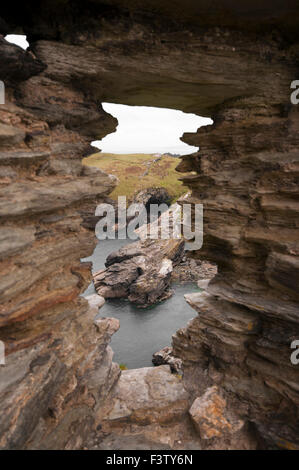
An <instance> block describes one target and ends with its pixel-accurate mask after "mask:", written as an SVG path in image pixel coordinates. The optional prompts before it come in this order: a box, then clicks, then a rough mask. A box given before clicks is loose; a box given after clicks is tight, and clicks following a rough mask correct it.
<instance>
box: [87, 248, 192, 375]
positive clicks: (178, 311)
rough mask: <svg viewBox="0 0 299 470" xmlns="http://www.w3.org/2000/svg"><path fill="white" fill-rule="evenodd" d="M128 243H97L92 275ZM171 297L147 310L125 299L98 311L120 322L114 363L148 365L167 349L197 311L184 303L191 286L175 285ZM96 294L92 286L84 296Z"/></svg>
mask: <svg viewBox="0 0 299 470" xmlns="http://www.w3.org/2000/svg"><path fill="white" fill-rule="evenodd" d="M130 242H131V241H130V240H105V241H100V242H99V243H98V245H97V247H96V249H95V251H94V253H93V255H92V256H91V257H90V258H85V260H84V261H92V263H93V272H95V271H97V270H99V269H101V268H104V267H105V266H104V263H105V260H106V258H107V256H108V255H109V254H110V253H111V252H112V251H116V250H118V249H119V248H121V247H122V246H124V245H127V244H128V243H130ZM172 287H173V289H174V291H175V292H174V294H173V296H172V297H170V298H169V299H168V300H166V301H164V302H161V303H159V304H156V305H155V306H153V307H150V308H147V309H140V308H136V307H134V305H132V304H131V303H130V302H128V301H126V300H119V299H117V300H108V301H106V303H105V304H104V306H103V307H102V308H101V309H100V310H99V315H100V316H101V317H115V318H118V319H119V321H120V329H119V331H118V332H117V333H115V334H114V335H113V338H112V342H111V347H112V349H113V351H114V361H116V362H118V363H119V364H124V365H126V366H127V367H128V368H129V369H134V368H138V367H147V366H151V365H152V362H151V359H152V355H153V353H155V352H157V351H159V350H160V349H161V348H163V347H164V346H169V345H170V343H171V336H172V335H173V334H174V333H175V332H176V331H177V330H178V329H179V328H181V327H184V326H185V325H186V323H187V322H188V320H190V319H191V318H194V317H195V316H196V312H195V311H194V310H193V309H192V308H191V307H190V306H189V305H188V304H187V303H186V301H185V300H184V294H185V293H187V292H198V291H200V289H199V288H198V287H197V285H196V284H194V283H188V284H174V285H173V286H172ZM94 292H95V290H94V287H93V284H91V285H90V286H89V287H88V289H87V290H86V291H85V293H84V295H89V294H93V293H94Z"/></svg>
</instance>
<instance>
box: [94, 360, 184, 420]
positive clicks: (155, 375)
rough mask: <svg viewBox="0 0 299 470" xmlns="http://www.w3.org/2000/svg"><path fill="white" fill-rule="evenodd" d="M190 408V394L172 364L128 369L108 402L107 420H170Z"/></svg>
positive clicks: (123, 373) (104, 416)
mask: <svg viewBox="0 0 299 470" xmlns="http://www.w3.org/2000/svg"><path fill="white" fill-rule="evenodd" d="M187 411H188V394H187V392H186V390H185V388H184V386H183V382H182V380H181V379H180V377H179V376H177V375H175V374H172V373H171V370H170V367H169V366H167V365H162V366H160V367H143V368H141V369H131V370H125V371H123V372H122V373H121V376H120V379H119V381H118V383H117V385H116V387H115V390H114V392H113V395H112V399H111V401H110V400H109V403H108V404H107V405H106V410H105V413H104V415H103V421H112V422H114V423H115V422H117V421H126V422H130V423H139V424H150V423H167V422H169V421H172V420H173V419H174V418H178V417H179V416H182V415H184V414H186V413H187Z"/></svg>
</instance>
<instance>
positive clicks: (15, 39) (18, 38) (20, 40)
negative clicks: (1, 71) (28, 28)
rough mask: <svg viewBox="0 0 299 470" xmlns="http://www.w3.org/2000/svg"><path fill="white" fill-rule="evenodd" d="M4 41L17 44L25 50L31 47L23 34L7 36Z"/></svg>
mask: <svg viewBox="0 0 299 470" xmlns="http://www.w3.org/2000/svg"><path fill="white" fill-rule="evenodd" d="M4 39H6V41H8V42H12V43H13V44H17V46H20V47H22V48H23V49H27V47H28V46H29V42H28V41H27V39H26V36H24V35H23V34H7V36H5V38H4Z"/></svg>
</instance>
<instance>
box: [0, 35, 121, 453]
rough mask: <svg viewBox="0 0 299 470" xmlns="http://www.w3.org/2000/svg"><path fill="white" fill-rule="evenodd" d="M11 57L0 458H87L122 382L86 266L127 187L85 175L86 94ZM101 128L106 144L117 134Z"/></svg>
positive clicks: (4, 172) (0, 159)
mask: <svg viewBox="0 0 299 470" xmlns="http://www.w3.org/2000/svg"><path fill="white" fill-rule="evenodd" d="M0 55H1V63H2V64H5V73H2V75H1V77H0V78H1V79H4V80H5V86H6V96H5V98H6V102H5V104H3V105H0V224H1V226H0V240H1V248H0V271H1V276H0V295H1V307H0V339H1V341H3V342H4V345H5V365H4V366H1V367H0V408H1V412H0V415H1V417H0V448H2V449H3V448H5V449H8V448H17V449H20V448H78V447H80V446H81V444H82V441H83V440H84V439H85V437H86V435H87V434H88V433H89V432H90V428H91V427H92V423H93V422H94V411H93V410H94V409H95V408H97V407H98V406H99V405H100V403H101V401H102V400H103V398H104V397H105V396H106V394H107V393H108V392H109V390H110V388H111V387H112V386H113V384H114V382H115V381H116V380H117V378H118V376H119V368H118V366H116V365H113V363H112V351H111V349H110V348H109V346H108V344H109V342H110V339H111V335H112V334H113V332H114V331H116V329H117V325H114V326H113V327H111V326H109V321H108V320H105V321H103V322H101V323H98V324H96V325H95V324H94V317H95V315H96V313H97V309H95V308H91V307H90V306H89V305H88V303H87V301H86V300H84V299H83V298H82V297H79V295H80V294H81V293H82V292H83V291H84V290H85V288H86V287H87V286H88V284H89V282H90V265H89V264H88V263H85V264H84V263H81V262H80V258H82V257H85V256H86V255H88V254H91V253H92V251H93V248H94V246H95V242H96V239H95V237H94V235H93V233H92V232H90V231H89V230H87V228H86V224H85V220H84V217H85V216H84V214H85V213H88V211H89V210H90V208H92V210H93V212H94V205H95V201H98V202H102V201H104V200H105V198H106V195H107V194H109V193H110V192H111V190H112V189H113V188H114V186H115V185H116V181H115V179H114V178H113V177H111V176H109V175H106V174H104V173H102V172H101V171H98V170H96V169H88V168H86V167H84V166H83V165H82V164H81V158H82V156H83V155H84V153H85V152H90V147H89V140H90V137H88V138H87V137H86V136H84V135H82V134H81V133H78V132H77V130H78V127H77V126H78V125H79V127H81V124H80V120H81V119H83V121H84V120H85V118H84V117H83V116H84V114H85V117H87V116H89V117H91V116H92V112H91V108H90V107H89V106H88V104H86V103H85V102H84V96H83V94H82V93H79V94H77V93H76V92H75V91H74V90H73V91H71V90H70V89H69V91H68V92H67V91H66V89H63V87H62V86H61V85H60V84H58V83H57V82H55V80H50V79H48V78H46V77H45V76H44V75H42V73H43V71H44V70H45V69H46V67H47V66H46V64H45V63H43V61H41V60H39V59H37V58H36V56H34V55H33V54H32V53H31V52H25V51H23V50H22V49H21V48H19V47H17V46H14V45H12V44H9V43H7V42H6V41H5V40H4V39H1V44H0ZM29 77H32V82H30V79H29ZM28 79H29V80H28ZM26 80H27V81H26ZM29 82H30V83H29ZM59 96H60V98H59ZM80 102H81V103H80ZM93 109H94V110H95V109H96V106H95V105H93ZM99 114H100V115H101V113H98V111H97V112H95V111H94V115H97V116H98V115H99ZM72 116H73V117H75V116H76V117H75V118H74V119H73V118H72ZM97 119H98V124H97V125H98V130H100V129H101V128H102V132H103V133H105V132H106V130H107V129H108V128H109V129H111V124H113V123H114V119H113V118H110V117H109V116H107V117H106V116H105V115H104V113H103V114H102V117H100V118H98V117H97ZM101 120H102V123H101V124H100V121H101ZM75 122H77V125H76V124H75ZM103 129H105V131H103ZM98 130H97V131H98ZM80 131H81V129H80Z"/></svg>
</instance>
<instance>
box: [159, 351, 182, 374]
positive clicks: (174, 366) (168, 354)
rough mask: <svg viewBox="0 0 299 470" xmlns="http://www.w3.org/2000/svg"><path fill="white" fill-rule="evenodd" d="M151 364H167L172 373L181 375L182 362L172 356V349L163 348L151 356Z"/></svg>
mask: <svg viewBox="0 0 299 470" xmlns="http://www.w3.org/2000/svg"><path fill="white" fill-rule="evenodd" d="M152 363H153V364H154V365H155V366H161V365H163V364H168V365H169V366H170V369H171V371H172V372H176V373H178V374H181V373H182V360H181V359H179V358H178V357H174V356H173V349H172V348H171V347H170V346H165V348H163V349H161V350H160V351H158V352H156V353H155V354H153V359H152Z"/></svg>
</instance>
